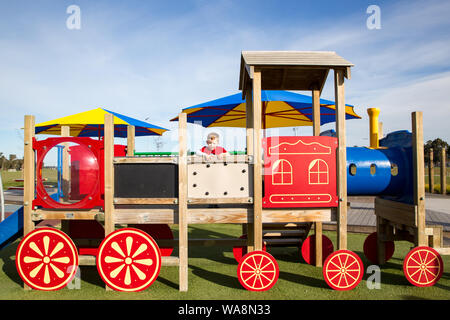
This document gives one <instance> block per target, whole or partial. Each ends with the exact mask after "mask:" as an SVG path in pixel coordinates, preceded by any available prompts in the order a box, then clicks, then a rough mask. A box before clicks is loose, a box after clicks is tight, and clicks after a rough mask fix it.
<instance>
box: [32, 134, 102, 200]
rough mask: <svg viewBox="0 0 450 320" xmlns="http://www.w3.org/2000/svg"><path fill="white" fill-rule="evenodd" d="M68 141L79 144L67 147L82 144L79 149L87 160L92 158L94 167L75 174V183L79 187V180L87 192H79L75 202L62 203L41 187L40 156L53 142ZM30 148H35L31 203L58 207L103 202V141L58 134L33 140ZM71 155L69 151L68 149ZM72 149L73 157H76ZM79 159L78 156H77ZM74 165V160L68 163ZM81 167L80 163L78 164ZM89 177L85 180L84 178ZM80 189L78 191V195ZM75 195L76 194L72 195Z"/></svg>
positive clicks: (56, 143)
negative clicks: (87, 189)
mask: <svg viewBox="0 0 450 320" xmlns="http://www.w3.org/2000/svg"><path fill="white" fill-rule="evenodd" d="M65 142H72V143H76V144H78V145H79V146H72V147H70V148H71V149H72V150H73V149H74V148H75V150H76V149H77V148H83V150H85V151H84V152H83V153H84V154H85V156H86V154H87V155H88V156H87V159H88V160H89V161H91V162H95V170H94V169H93V166H90V167H88V168H87V169H86V172H84V173H83V174H82V175H81V176H79V178H78V181H77V183H78V184H79V188H78V190H80V188H81V186H82V185H83V184H85V185H88V183H89V190H90V191H89V192H88V193H87V194H86V195H83V196H84V197H82V199H80V201H78V202H76V203H70V204H63V203H60V202H57V201H55V200H54V199H52V198H51V197H50V196H49V194H48V193H47V191H46V190H45V188H44V184H43V181H42V167H43V164H44V158H45V156H46V155H47V153H48V152H49V151H50V150H51V149H52V148H53V147H54V146H56V145H58V144H61V143H65ZM33 148H34V149H35V150H36V158H37V159H36V182H37V183H36V199H35V200H34V201H33V205H34V206H42V207H43V208H61V209H92V208H94V207H97V206H102V207H103V205H104V200H103V199H102V194H103V190H104V187H103V186H104V184H103V180H104V179H103V177H104V169H103V168H104V164H103V162H104V161H103V154H104V147H103V141H99V140H93V139H91V138H85V137H81V138H80V137H61V138H48V139H45V140H42V141H37V140H34V142H33ZM71 156H72V157H73V156H74V155H73V153H71ZM76 157H77V156H76V152H75V158H76ZM80 159H82V158H80ZM72 166H74V163H72ZM80 168H81V167H80ZM87 177H88V178H89V181H85V180H84V179H87ZM80 194H81V192H79V195H78V196H80ZM75 196H77V195H75Z"/></svg>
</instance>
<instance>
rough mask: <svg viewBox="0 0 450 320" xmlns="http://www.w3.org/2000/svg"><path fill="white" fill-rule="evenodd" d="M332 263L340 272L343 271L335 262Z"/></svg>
mask: <svg viewBox="0 0 450 320" xmlns="http://www.w3.org/2000/svg"><path fill="white" fill-rule="evenodd" d="M330 263H332V264H334V265H335V266H336V268H338V270H340V269H341V267H339V266H338V265H337V264H336V263H334V261H333V260H330Z"/></svg>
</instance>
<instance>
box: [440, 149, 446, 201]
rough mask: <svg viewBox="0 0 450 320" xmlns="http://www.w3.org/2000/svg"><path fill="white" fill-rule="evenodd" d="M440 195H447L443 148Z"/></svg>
mask: <svg viewBox="0 0 450 320" xmlns="http://www.w3.org/2000/svg"><path fill="white" fill-rule="evenodd" d="M441 193H442V194H446V193H447V154H446V152H445V147H443V148H442V151H441Z"/></svg>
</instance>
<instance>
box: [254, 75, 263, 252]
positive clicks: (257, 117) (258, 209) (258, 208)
mask: <svg viewBox="0 0 450 320" xmlns="http://www.w3.org/2000/svg"><path fill="white" fill-rule="evenodd" d="M261 120H262V102H261V71H260V70H254V72H253V153H254V157H253V161H254V164H253V170H254V171H253V223H254V225H253V232H254V239H253V245H254V249H255V250H262V159H261V157H262V154H261V147H262V146H261Z"/></svg>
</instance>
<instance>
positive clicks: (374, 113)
mask: <svg viewBox="0 0 450 320" xmlns="http://www.w3.org/2000/svg"><path fill="white" fill-rule="evenodd" d="M367 113H368V114H369V126H370V127H369V130H370V132H369V134H370V147H371V148H374V149H378V147H379V143H378V115H379V114H380V109H378V108H368V109H367Z"/></svg>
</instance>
